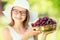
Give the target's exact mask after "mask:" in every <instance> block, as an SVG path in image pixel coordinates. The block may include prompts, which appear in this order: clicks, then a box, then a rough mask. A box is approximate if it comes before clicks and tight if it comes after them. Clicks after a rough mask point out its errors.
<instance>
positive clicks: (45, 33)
mask: <svg viewBox="0 0 60 40" xmlns="http://www.w3.org/2000/svg"><path fill="white" fill-rule="evenodd" d="M54 31H55V30H54ZM54 31H49V32H43V34H44V35H48V34H51V33H53V32H54Z"/></svg>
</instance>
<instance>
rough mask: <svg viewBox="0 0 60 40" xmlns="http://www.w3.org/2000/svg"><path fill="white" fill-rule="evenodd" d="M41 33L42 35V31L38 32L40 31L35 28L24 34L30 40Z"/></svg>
mask: <svg viewBox="0 0 60 40" xmlns="http://www.w3.org/2000/svg"><path fill="white" fill-rule="evenodd" d="M40 33H41V31H38V30H36V27H33V28H31V29H29V30H27V31H26V32H25V33H24V35H23V37H24V38H26V39H28V38H29V37H31V36H34V35H38V34H40Z"/></svg>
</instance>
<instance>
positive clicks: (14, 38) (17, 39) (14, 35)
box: [8, 26, 34, 40]
mask: <svg viewBox="0 0 60 40" xmlns="http://www.w3.org/2000/svg"><path fill="white" fill-rule="evenodd" d="M30 28H31V26H30V27H28V29H30ZM8 29H9V31H10V35H11V37H12V40H21V38H22V36H23V34H19V33H17V32H16V31H15V30H14V29H13V28H12V27H11V26H8ZM28 40H34V38H33V37H30V38H29V39H28Z"/></svg>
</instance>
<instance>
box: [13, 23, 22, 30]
mask: <svg viewBox="0 0 60 40" xmlns="http://www.w3.org/2000/svg"><path fill="white" fill-rule="evenodd" d="M14 27H15V28H20V29H21V28H23V23H15V24H14Z"/></svg>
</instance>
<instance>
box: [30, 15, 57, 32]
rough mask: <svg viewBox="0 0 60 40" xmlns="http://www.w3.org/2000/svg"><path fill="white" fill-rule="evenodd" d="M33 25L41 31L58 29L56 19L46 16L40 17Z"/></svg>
mask: <svg viewBox="0 0 60 40" xmlns="http://www.w3.org/2000/svg"><path fill="white" fill-rule="evenodd" d="M31 25H32V27H37V30H40V31H43V32H45V31H53V30H56V26H57V23H56V21H55V20H54V19H52V18H49V17H48V16H44V17H42V18H39V19H38V20H37V21H36V22H34V23H32V24H31Z"/></svg>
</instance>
